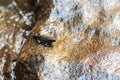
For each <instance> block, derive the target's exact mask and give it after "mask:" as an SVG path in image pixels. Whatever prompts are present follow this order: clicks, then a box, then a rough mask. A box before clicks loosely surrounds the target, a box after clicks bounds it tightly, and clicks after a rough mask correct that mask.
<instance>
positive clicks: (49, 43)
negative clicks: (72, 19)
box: [33, 36, 55, 47]
mask: <svg viewBox="0 0 120 80" xmlns="http://www.w3.org/2000/svg"><path fill="white" fill-rule="evenodd" d="M33 39H34V41H35V43H36V44H37V45H40V44H41V45H44V46H45V47H52V43H53V42H55V40H54V39H49V38H47V37H43V36H33Z"/></svg>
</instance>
